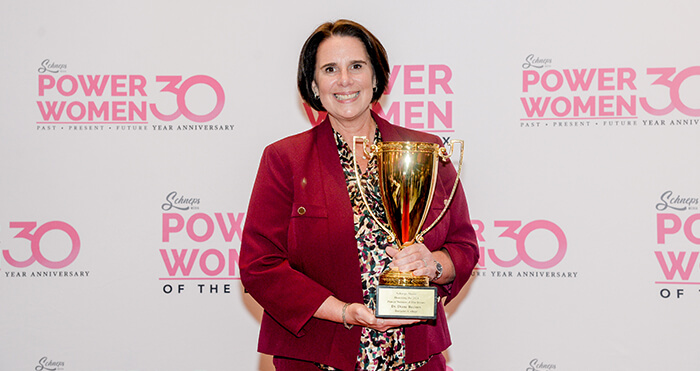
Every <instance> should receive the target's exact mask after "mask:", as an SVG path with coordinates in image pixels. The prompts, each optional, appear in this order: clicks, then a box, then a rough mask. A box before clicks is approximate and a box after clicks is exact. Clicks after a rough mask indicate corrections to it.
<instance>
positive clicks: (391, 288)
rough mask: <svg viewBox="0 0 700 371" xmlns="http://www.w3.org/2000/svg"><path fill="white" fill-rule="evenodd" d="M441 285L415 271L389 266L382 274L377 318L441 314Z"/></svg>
mask: <svg viewBox="0 0 700 371" xmlns="http://www.w3.org/2000/svg"><path fill="white" fill-rule="evenodd" d="M437 302H438V296H437V288H436V287H430V280H429V279H428V277H424V276H414V275H413V273H411V272H400V271H398V270H389V271H386V272H384V273H382V275H381V276H380V277H379V285H378V286H377V305H376V309H375V314H374V315H375V316H376V317H377V318H404V319H435V318H437Z"/></svg>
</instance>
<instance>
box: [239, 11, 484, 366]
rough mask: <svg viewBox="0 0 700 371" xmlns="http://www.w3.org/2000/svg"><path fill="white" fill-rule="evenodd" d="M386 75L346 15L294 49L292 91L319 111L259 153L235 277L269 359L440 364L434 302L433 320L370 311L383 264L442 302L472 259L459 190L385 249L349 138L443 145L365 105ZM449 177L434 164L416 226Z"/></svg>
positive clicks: (444, 334) (444, 193)
mask: <svg viewBox="0 0 700 371" xmlns="http://www.w3.org/2000/svg"><path fill="white" fill-rule="evenodd" d="M388 77H389V64H388V61H387V57H386V52H385V51H384V48H383V46H382V45H381V43H380V42H379V40H377V39H376V38H375V37H374V36H373V35H372V34H371V33H370V32H369V31H368V30H366V29H365V28H364V27H362V26H361V25H359V24H357V23H354V22H352V21H347V20H340V21H337V22H335V23H326V24H323V25H321V26H320V27H319V28H317V29H316V30H315V31H314V33H313V34H312V35H311V36H310V37H309V38H308V39H307V41H306V43H305V44H304V47H303V48H302V52H301V56H300V58H299V70H298V85H299V91H300V93H301V96H302V98H303V99H304V100H305V101H306V102H307V103H308V104H309V105H310V106H311V107H313V108H314V109H316V110H319V111H327V112H328V115H327V117H326V119H325V120H324V121H323V122H322V123H321V124H319V125H318V126H316V127H315V128H313V129H311V130H309V131H306V132H304V133H301V134H297V135H294V136H291V137H289V138H286V139H283V140H281V141H278V142H276V143H273V144H271V145H270V146H268V147H267V148H266V149H265V151H264V153H263V156H262V159H261V162H260V168H259V170H258V175H257V178H256V181H255V186H254V189H253V193H252V196H251V200H250V205H249V208H248V215H247V220H246V224H245V228H244V231H243V238H242V244H241V254H240V268H241V280H242V282H243V285H244V286H245V287H246V289H247V291H248V292H249V293H250V294H251V295H252V296H253V298H254V299H255V300H256V301H257V302H258V303H259V304H260V305H262V307H263V308H264V309H265V312H264V314H263V319H262V323H261V329H260V338H259V343H258V350H259V351H260V352H263V353H267V354H272V355H274V360H273V362H274V364H275V367H276V368H277V369H278V370H307V369H308V370H319V369H324V370H333V369H340V370H354V369H358V370H415V369H418V370H444V369H445V368H446V366H445V359H444V357H443V356H442V354H441V352H442V351H443V350H445V349H446V348H447V347H448V346H449V345H450V338H449V332H448V330H447V322H446V318H445V313H444V309H443V306H442V305H443V304H442V303H439V304H438V314H437V319H436V320H432V321H417V320H406V319H381V318H376V317H375V316H374V311H373V310H374V294H375V287H376V283H377V280H378V277H379V274H380V273H381V272H382V271H384V270H385V269H387V268H398V269H400V270H402V271H413V272H414V274H416V275H423V276H428V277H429V278H430V279H431V284H432V285H435V286H436V287H437V288H438V294H439V295H440V296H441V297H442V298H445V302H449V301H450V300H451V299H453V298H454V297H455V296H456V295H457V294H458V292H459V290H460V289H461V288H462V287H463V286H464V284H465V283H466V282H467V280H468V279H469V277H470V275H471V271H472V269H473V268H474V266H475V264H476V262H477V260H478V249H477V242H476V236H475V233H474V229H473V228H472V226H471V223H470V221H469V215H468V210H467V204H466V199H465V197H464V192H463V191H462V190H461V188H460V189H459V190H458V192H457V193H456V195H455V198H454V199H453V201H452V204H451V206H450V208H449V211H448V212H447V213H446V214H445V216H444V217H443V219H442V220H441V221H440V222H439V223H438V224H437V225H436V226H435V227H434V228H433V229H432V230H431V231H430V232H428V233H427V234H426V235H425V241H424V244H418V243H416V244H413V245H410V246H407V247H405V248H403V249H402V250H401V251H399V250H397V249H396V248H393V247H391V244H389V243H388V242H387V238H386V233H384V232H383V231H382V230H381V229H380V227H379V226H378V225H376V223H375V222H374V221H373V219H372V218H371V217H369V214H368V212H367V207H366V206H365V205H364V204H363V203H362V201H361V198H360V196H359V190H358V189H357V186H356V182H355V181H354V171H353V166H352V163H353V161H352V156H353V154H354V153H362V152H361V150H360V147H359V146H358V147H357V148H354V147H355V145H354V144H353V137H354V136H365V137H367V138H369V139H370V140H371V141H373V142H375V143H377V142H379V141H407V140H411V141H423V142H435V143H441V141H440V140H439V138H437V137H436V136H433V135H430V134H426V133H422V132H416V131H411V130H408V129H405V128H401V127H398V126H395V125H391V124H390V123H388V122H387V121H385V120H383V119H382V118H380V117H379V116H377V115H376V114H375V113H374V112H372V111H371V109H370V108H371V105H372V103H374V102H376V101H377V100H378V99H379V98H380V97H381V95H382V94H383V92H384V90H385V88H386V86H387V81H388ZM358 150H359V151H360V152H357V151H358ZM357 162H358V164H359V167H360V169H361V172H362V181H363V187H366V188H365V192H366V194H368V195H369V198H370V201H369V203H370V206H369V207H371V208H372V209H373V210H374V211H375V213H376V214H379V215H380V217H383V215H384V211H383V207H382V206H381V200H380V198H379V197H380V196H379V193H378V186H377V184H376V171H377V168H376V163H375V161H374V160H371V161H368V160H367V159H365V158H364V157H358V159H357ZM455 177H456V173H455V171H454V167H453V166H452V165H451V164H449V163H447V164H441V165H440V168H439V171H438V184H437V186H436V189H435V197H434V198H433V206H432V207H431V212H430V214H429V217H428V220H427V221H426V223H430V222H431V220H434V219H435V218H436V216H437V215H438V214H439V212H440V210H441V209H442V208H443V207H444V202H443V201H444V200H446V199H447V198H448V197H449V191H450V190H451V187H452V184H453V183H454V180H455ZM436 201H437V202H436ZM426 225H428V224H426Z"/></svg>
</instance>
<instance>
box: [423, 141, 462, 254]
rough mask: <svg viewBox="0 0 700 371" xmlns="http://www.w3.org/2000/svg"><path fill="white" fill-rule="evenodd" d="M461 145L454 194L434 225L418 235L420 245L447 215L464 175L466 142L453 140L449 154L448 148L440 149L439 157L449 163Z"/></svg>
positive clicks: (453, 188) (452, 193)
mask: <svg viewBox="0 0 700 371" xmlns="http://www.w3.org/2000/svg"><path fill="white" fill-rule="evenodd" d="M457 143H459V148H460V151H459V167H458V168H457V177H456V178H455V183H454V185H453V186H452V192H450V198H448V199H447V202H446V203H445V207H444V208H443V209H442V212H440V215H438V217H437V218H435V220H434V221H433V224H431V225H429V226H428V228H426V229H424V230H423V231H422V232H419V233H418V234H417V235H416V241H418V242H419V243H423V236H424V235H425V234H426V233H428V231H429V230H431V229H432V228H433V227H434V226H435V225H436V224H437V223H438V222H439V221H440V219H442V217H443V216H444V215H445V213H446V212H447V209H448V208H449V207H450V204H451V203H452V198H454V195H455V191H457V185H458V184H459V177H460V174H462V161H463V160H464V141H463V140H461V139H452V140H451V141H450V149H449V152H448V150H447V148H445V147H440V149H439V153H438V155H439V156H440V158H441V159H442V160H443V161H447V160H448V159H449V158H450V157H452V152H453V150H454V146H455V144H457Z"/></svg>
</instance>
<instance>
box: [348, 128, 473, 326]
mask: <svg viewBox="0 0 700 371" xmlns="http://www.w3.org/2000/svg"><path fill="white" fill-rule="evenodd" d="M358 140H362V143H363V149H364V152H365V155H367V157H368V158H371V157H372V156H376V157H377V167H378V174H377V175H378V178H379V179H378V181H379V190H380V195H381V198H382V204H383V206H384V211H385V213H386V218H387V223H388V226H387V225H386V223H384V222H382V221H380V220H379V219H378V218H377V217H376V216H375V215H374V213H373V212H372V211H371V210H369V208H368V210H369V212H370V215H371V216H372V218H373V219H374V220H375V221H376V222H377V224H378V225H379V226H380V227H381V228H382V229H383V230H384V231H385V232H386V233H387V234H388V239H389V242H395V243H396V244H397V246H398V248H399V249H402V248H403V247H404V246H407V245H410V244H412V243H414V242H419V243H422V242H423V235H425V233H427V232H428V231H429V230H430V229H431V228H432V227H433V226H435V224H437V222H438V221H439V220H440V219H441V218H442V216H443V215H444V214H445V212H446V211H447V208H448V206H449V203H450V202H451V201H452V198H453V196H454V192H455V190H456V189H457V184H458V181H459V174H460V173H461V167H462V158H463V157H464V142H463V141H461V140H453V141H451V142H450V151H449V153H448V152H447V150H446V148H445V147H440V146H439V145H438V144H435V143H427V142H410V141H406V142H380V143H378V144H376V145H372V146H370V148H369V149H368V144H369V141H368V140H367V139H366V138H365V137H355V138H354V141H355V143H357V141H358ZM456 143H459V144H461V156H460V161H459V171H458V172H457V177H456V179H455V183H454V186H453V188H452V192H451V194H450V197H449V199H448V202H447V203H446V204H445V208H444V209H443V210H442V212H441V213H440V215H439V216H438V217H437V218H436V219H435V221H434V222H433V224H431V225H430V226H429V227H428V228H426V229H425V230H423V231H421V227H422V226H423V224H424V223H425V220H426V218H427V216H428V211H429V210H430V203H431V201H432V199H433V193H434V191H435V184H436V182H437V175H438V162H439V160H440V159H442V160H447V159H448V158H449V157H450V156H451V155H452V149H453V147H454V144H456ZM355 158H356V157H355ZM355 172H356V175H358V174H359V171H358V168H357V162H356V161H355ZM356 179H357V181H358V187H359V189H360V195H361V197H362V200H363V202H364V204H365V205H368V203H367V199H366V197H365V195H364V192H363V191H362V186H361V185H360V184H359V176H356ZM437 300H438V298H437V289H436V288H435V287H430V280H429V278H428V277H426V276H417V275H415V274H413V272H401V271H399V270H398V269H390V270H387V271H385V272H383V273H382V274H381V276H380V277H379V285H378V287H377V307H376V308H375V312H376V315H377V317H383V318H421V319H434V318H435V316H436V313H437V312H436V309H437Z"/></svg>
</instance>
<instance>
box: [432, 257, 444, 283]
mask: <svg viewBox="0 0 700 371" xmlns="http://www.w3.org/2000/svg"><path fill="white" fill-rule="evenodd" d="M435 270H436V271H437V274H436V275H435V278H433V281H435V280H437V279H438V278H440V277H442V264H440V262H439V261H437V260H435Z"/></svg>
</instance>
